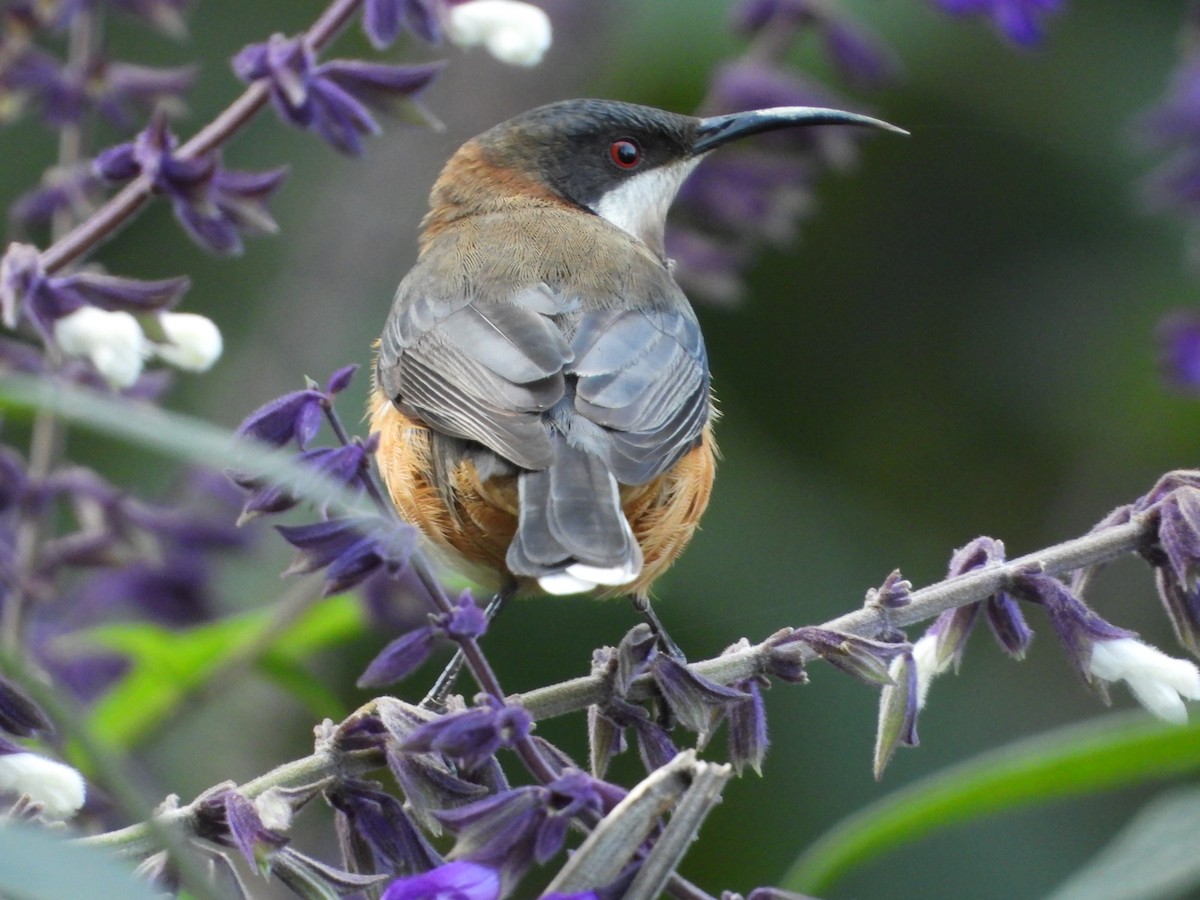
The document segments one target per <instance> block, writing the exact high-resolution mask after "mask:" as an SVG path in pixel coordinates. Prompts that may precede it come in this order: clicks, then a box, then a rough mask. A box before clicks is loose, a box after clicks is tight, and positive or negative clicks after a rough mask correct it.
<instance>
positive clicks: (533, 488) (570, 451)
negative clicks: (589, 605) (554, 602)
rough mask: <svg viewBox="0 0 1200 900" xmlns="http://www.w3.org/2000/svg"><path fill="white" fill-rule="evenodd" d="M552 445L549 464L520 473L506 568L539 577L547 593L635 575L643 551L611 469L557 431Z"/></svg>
mask: <svg viewBox="0 0 1200 900" xmlns="http://www.w3.org/2000/svg"><path fill="white" fill-rule="evenodd" d="M554 445H555V446H554V461H553V463H551V465H550V466H549V468H547V469H541V470H535V471H526V472H522V473H521V475H520V478H519V481H518V493H519V497H520V515H519V518H518V522H517V533H516V535H515V537H514V538H513V542H512V544H511V545H510V546H509V549H508V559H507V562H508V567H509V569H510V570H511V571H512V572H513V573H514V574H516V575H524V576H528V577H532V578H537V579H538V580H539V582H540V584H541V586H542V588H543V589H544V590H546V591H548V592H550V593H563V594H566V593H579V592H582V591H587V590H591V589H592V588H594V587H596V586H597V585H600V584H604V585H620V584H625V583H627V582H630V581H633V580H634V579H635V578H636V577H637V575H638V573H639V572H641V568H642V552H641V548H640V547H639V546H638V543H637V541H636V540H635V538H634V536H633V532H632V531H631V530H630V527H629V522H628V520H626V518H625V514H624V513H623V512H622V511H621V499H620V493H619V490H618V486H617V480H616V478H615V476H614V475H613V473H612V472H611V471H610V470H609V468H608V466H607V465H605V463H604V461H603V460H601V459H600V458H599V457H597V456H593V455H592V454H590V453H586V452H584V451H583V450H580V449H578V448H576V447H572V446H570V445H569V444H568V443H567V442H566V441H565V440H564V439H562V438H561V437H558V438H557V439H556V440H555V441H554Z"/></svg>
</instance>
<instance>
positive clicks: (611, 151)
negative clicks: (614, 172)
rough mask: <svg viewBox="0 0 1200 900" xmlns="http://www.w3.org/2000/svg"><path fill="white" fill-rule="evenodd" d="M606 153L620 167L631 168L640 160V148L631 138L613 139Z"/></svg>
mask: <svg viewBox="0 0 1200 900" xmlns="http://www.w3.org/2000/svg"><path fill="white" fill-rule="evenodd" d="M608 155H609V156H610V157H611V158H612V161H613V162H615V163H616V164H617V165H618V166H620V167H621V168H622V169H632V168H633V167H634V166H636V165H637V164H638V163H640V162H641V161H642V148H641V147H639V146H638V145H637V144H635V143H634V142H633V141H631V140H621V141H613V143H612V146H611V147H609V148H608Z"/></svg>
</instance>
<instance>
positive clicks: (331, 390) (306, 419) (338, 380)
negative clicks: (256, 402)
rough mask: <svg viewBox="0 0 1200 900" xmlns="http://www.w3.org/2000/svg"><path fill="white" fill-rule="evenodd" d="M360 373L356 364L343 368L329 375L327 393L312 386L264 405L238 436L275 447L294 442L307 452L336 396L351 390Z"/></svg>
mask: <svg viewBox="0 0 1200 900" xmlns="http://www.w3.org/2000/svg"><path fill="white" fill-rule="evenodd" d="M357 371H358V365H357V364H355V365H349V366H343V367H342V368H340V369H338V370H337V371H335V372H334V373H333V374H332V375H330V376H329V381H328V383H327V384H326V386H325V390H324V391H321V390H318V389H317V387H316V385H312V386H311V387H308V388H306V389H304V390H302V391H292V392H291V393H288V394H284V395H283V396H282V397H277V398H275V399H274V400H272V401H270V402H269V403H264V404H263V405H262V406H260V407H259V408H258V409H256V410H255V411H254V412H252V413H250V415H248V416H247V417H246V418H245V419H244V420H243V421H242V424H241V425H239V426H238V427H237V432H236V433H237V434H238V435H239V436H241V437H250V438H256V439H257V440H260V441H265V442H266V443H268V444H271V445H273V446H275V447H282V446H283V445H284V444H286V443H288V442H289V441H292V440H295V442H296V445H297V446H298V447H299V448H300V449H301V450H306V449H308V443H309V441H311V440H312V439H313V438H314V437H316V435H317V431H318V430H319V429H320V427H321V419H322V418H324V416H325V413H326V411H327V410H328V409H329V408H330V407H331V406H332V404H333V397H334V395H335V394H339V393H341V392H342V391H344V390H345V389H346V388H347V387H349V385H350V381H351V379H353V378H354V373H355V372H357Z"/></svg>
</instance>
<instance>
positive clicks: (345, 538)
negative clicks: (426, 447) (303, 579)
mask: <svg viewBox="0 0 1200 900" xmlns="http://www.w3.org/2000/svg"><path fill="white" fill-rule="evenodd" d="M351 446H354V445H351ZM276 527H277V529H278V531H279V533H280V534H282V535H283V538H284V540H286V541H287V542H288V543H289V544H291V545H292V546H293V547H295V548H296V549H297V553H296V557H295V559H294V560H293V561H292V564H291V566H289V567H288V569H287V570H286V571H285V572H284V574H285V575H294V574H299V573H304V572H315V571H316V570H317V569H325V570H326V572H325V593H326V594H335V593H338V592H340V591H345V590H349V589H350V588H351V587H353V586H355V585H356V584H359V583H360V582H362V581H365V580H366V579H367V578H370V577H371V576H372V575H375V574H377V573H380V572H382V573H385V574H388V575H391V576H394V575H396V574H398V573H400V572H401V571H403V570H404V569H405V568H406V566H407V564H408V559H409V557H410V556H412V554H413V551H414V550H415V549H416V532H415V531H414V530H413V528H412V526H411V525H408V524H407V523H404V522H398V521H396V520H394V519H381V518H345V519H326V520H323V521H320V522H315V523H313V524H311V525H297V526H286V525H279V526H276ZM364 677H365V676H364Z"/></svg>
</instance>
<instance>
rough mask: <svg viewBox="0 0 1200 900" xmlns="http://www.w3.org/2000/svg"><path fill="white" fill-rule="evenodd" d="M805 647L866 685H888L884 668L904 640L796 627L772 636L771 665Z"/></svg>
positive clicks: (889, 677)
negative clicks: (885, 640)
mask: <svg viewBox="0 0 1200 900" xmlns="http://www.w3.org/2000/svg"><path fill="white" fill-rule="evenodd" d="M797 646H802V647H807V648H808V649H809V650H812V652H814V653H815V654H816V655H817V656H818V657H820V658H821V659H823V660H825V662H827V663H829V664H830V665H832V666H834V667H835V668H838V669H841V670H842V671H843V672H845V673H846V674H847V675H853V676H854V677H855V678H858V679H859V680H860V681H865V682H866V683H867V684H880V685H886V684H891V683H892V679H891V676H890V675H889V674H888V667H889V666H890V665H891V664H892V661H893V660H894V659H895V658H896V657H897V656H899V655H900V654H902V653H904V652H905V651H906V650H907V649H908V645H907V644H906V643H897V642H884V641H873V640H871V639H870V638H864V637H859V636H858V635H854V634H846V633H844V632H840V631H830V630H829V629H826V628H812V627H806V628H796V629H793V630H791V631H787V632H784V633H783V634H781V635H779V636H778V637H777V638H775V639H774V640H773V642H772V645H771V662H770V665H771V666H772V668H775V667H777V666H778V664H779V663H780V662H782V661H784V660H785V659H786V658H787V657H788V656H790V655H792V656H794V654H795V648H796V647H797Z"/></svg>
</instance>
